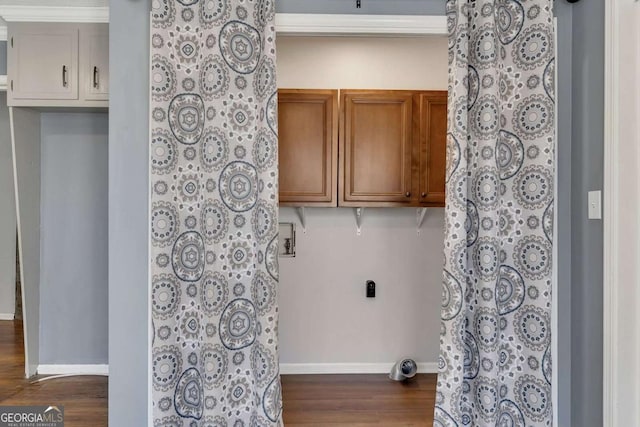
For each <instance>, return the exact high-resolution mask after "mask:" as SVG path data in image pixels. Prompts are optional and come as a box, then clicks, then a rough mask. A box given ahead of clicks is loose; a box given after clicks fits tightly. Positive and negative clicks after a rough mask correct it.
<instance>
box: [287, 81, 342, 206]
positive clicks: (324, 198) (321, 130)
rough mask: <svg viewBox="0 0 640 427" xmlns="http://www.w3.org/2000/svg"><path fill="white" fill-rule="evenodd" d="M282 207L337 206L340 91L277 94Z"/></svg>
mask: <svg viewBox="0 0 640 427" xmlns="http://www.w3.org/2000/svg"><path fill="white" fill-rule="evenodd" d="M278 135H279V138H278V139H279V142H278V144H279V148H278V154H279V168H280V171H279V173H280V178H279V183H280V187H279V193H280V205H281V206H329V207H331V206H337V196H336V192H337V185H336V181H337V173H338V172H337V162H338V160H337V159H338V91H335V90H287V89H280V90H279V91H278Z"/></svg>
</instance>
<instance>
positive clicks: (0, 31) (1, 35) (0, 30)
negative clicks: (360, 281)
mask: <svg viewBox="0 0 640 427" xmlns="http://www.w3.org/2000/svg"><path fill="white" fill-rule="evenodd" d="M5 41H7V26H6V25H0V42H5Z"/></svg>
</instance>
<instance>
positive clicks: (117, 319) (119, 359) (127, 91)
mask: <svg viewBox="0 0 640 427" xmlns="http://www.w3.org/2000/svg"><path fill="white" fill-rule="evenodd" d="M110 7H111V11H110V16H111V18H110V19H111V23H110V28H109V52H110V65H109V78H110V80H111V81H112V82H115V84H112V85H111V87H110V93H109V98H110V100H109V103H110V109H109V424H110V425H111V426H117V427H143V426H146V425H148V420H147V414H148V409H149V396H148V393H149V388H148V387H149V382H148V379H149V374H148V370H149V360H150V359H151V356H150V354H149V344H150V343H149V335H150V334H149V330H150V325H149V318H150V314H149V310H148V306H149V296H148V289H149V275H148V268H149V267H148V266H149V257H148V253H149V234H148V228H149V218H148V216H149V150H148V146H149V125H148V124H149V9H150V1H149V0H111V2H110Z"/></svg>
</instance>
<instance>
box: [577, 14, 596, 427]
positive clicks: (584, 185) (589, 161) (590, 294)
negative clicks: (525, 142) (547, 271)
mask: <svg viewBox="0 0 640 427" xmlns="http://www.w3.org/2000/svg"><path fill="white" fill-rule="evenodd" d="M603 64H604V2H603V1H581V2H579V3H576V4H575V5H574V6H573V70H574V73H573V79H572V90H573V94H572V102H573V129H572V132H573V146H572V160H571V161H572V165H573V170H572V176H571V181H572V186H573V192H572V195H571V196H572V197H571V198H572V217H571V219H572V226H573V229H572V248H573V252H572V263H571V265H572V278H573V282H572V283H573V288H572V307H571V308H572V328H573V331H572V332H573V333H572V335H571V336H572V343H571V346H572V353H573V356H574V357H573V365H572V369H571V376H572V383H573V386H572V402H573V408H574V414H573V425H576V426H583V427H592V426H593V427H596V426H601V425H602V295H603V292H602V291H603V290H602V250H603V249H602V248H603V234H602V233H603V231H602V221H599V220H589V219H587V192H588V191H590V190H601V189H602V188H603V167H604V165H603V155H604V143H603V137H604V66H603Z"/></svg>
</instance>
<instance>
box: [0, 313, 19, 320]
mask: <svg viewBox="0 0 640 427" xmlns="http://www.w3.org/2000/svg"><path fill="white" fill-rule="evenodd" d="M15 317H16V315H15V313H0V320H13V319H14V318H15Z"/></svg>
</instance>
